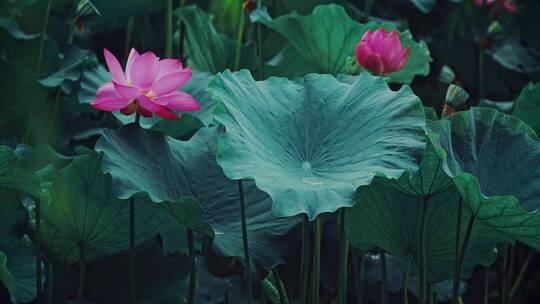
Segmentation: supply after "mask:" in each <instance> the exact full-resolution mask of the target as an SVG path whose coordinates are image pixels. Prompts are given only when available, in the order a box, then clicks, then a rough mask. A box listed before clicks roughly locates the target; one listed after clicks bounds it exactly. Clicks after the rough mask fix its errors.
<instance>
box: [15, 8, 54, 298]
mask: <svg viewBox="0 0 540 304" xmlns="http://www.w3.org/2000/svg"><path fill="white" fill-rule="evenodd" d="M51 6H52V0H49V1H48V2H47V9H46V10H45V18H44V19H43V27H42V28H41V35H40V38H39V39H40V40H39V48H38V58H37V67H36V77H37V78H38V79H39V77H40V75H41V66H42V61H43V46H44V45H45V35H46V33H47V26H48V24H49V16H50V14H51ZM33 114H34V100H31V101H30V106H29V107H28V121H27V125H26V133H25V135H24V137H23V140H22V142H24V143H28V141H29V140H30V133H32V116H33ZM39 300H41V299H39ZM37 303H40V302H37Z"/></svg>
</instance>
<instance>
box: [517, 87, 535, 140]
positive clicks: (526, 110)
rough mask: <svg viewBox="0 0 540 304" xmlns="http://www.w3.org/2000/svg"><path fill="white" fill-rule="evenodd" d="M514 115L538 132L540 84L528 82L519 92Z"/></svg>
mask: <svg viewBox="0 0 540 304" xmlns="http://www.w3.org/2000/svg"><path fill="white" fill-rule="evenodd" d="M514 116H516V117H518V118H519V119H521V120H523V121H524V122H526V123H528V124H529V125H530V126H531V127H532V128H533V129H534V130H535V131H536V133H537V134H540V84H538V83H537V84H532V83H529V84H528V85H527V86H526V87H525V88H523V90H522V91H521V94H519V97H518V99H517V100H516V105H515V107H514Z"/></svg>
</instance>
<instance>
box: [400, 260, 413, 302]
mask: <svg viewBox="0 0 540 304" xmlns="http://www.w3.org/2000/svg"><path fill="white" fill-rule="evenodd" d="M412 258H413V256H412V254H410V255H409V257H408V258H407V264H406V266H405V272H404V273H403V287H402V292H403V304H409V274H410V272H411V264H412Z"/></svg>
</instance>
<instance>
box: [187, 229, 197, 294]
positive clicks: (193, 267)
mask: <svg viewBox="0 0 540 304" xmlns="http://www.w3.org/2000/svg"><path fill="white" fill-rule="evenodd" d="M186 234H187V242H188V253H189V292H188V298H187V299H188V304H193V303H194V300H195V284H196V275H197V264H196V258H197V257H196V256H195V246H194V242H193V231H192V230H191V229H187V233H186Z"/></svg>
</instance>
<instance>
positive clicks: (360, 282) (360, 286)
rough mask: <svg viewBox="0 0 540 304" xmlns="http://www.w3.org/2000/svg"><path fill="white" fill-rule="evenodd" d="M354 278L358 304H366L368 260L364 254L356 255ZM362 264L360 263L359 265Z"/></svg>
mask: <svg viewBox="0 0 540 304" xmlns="http://www.w3.org/2000/svg"><path fill="white" fill-rule="evenodd" d="M353 261H354V264H355V265H354V277H355V278H356V304H363V303H364V271H365V269H366V259H365V258H364V254H363V253H360V254H357V255H355V257H354V259H353ZM358 262H360V263H358Z"/></svg>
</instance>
